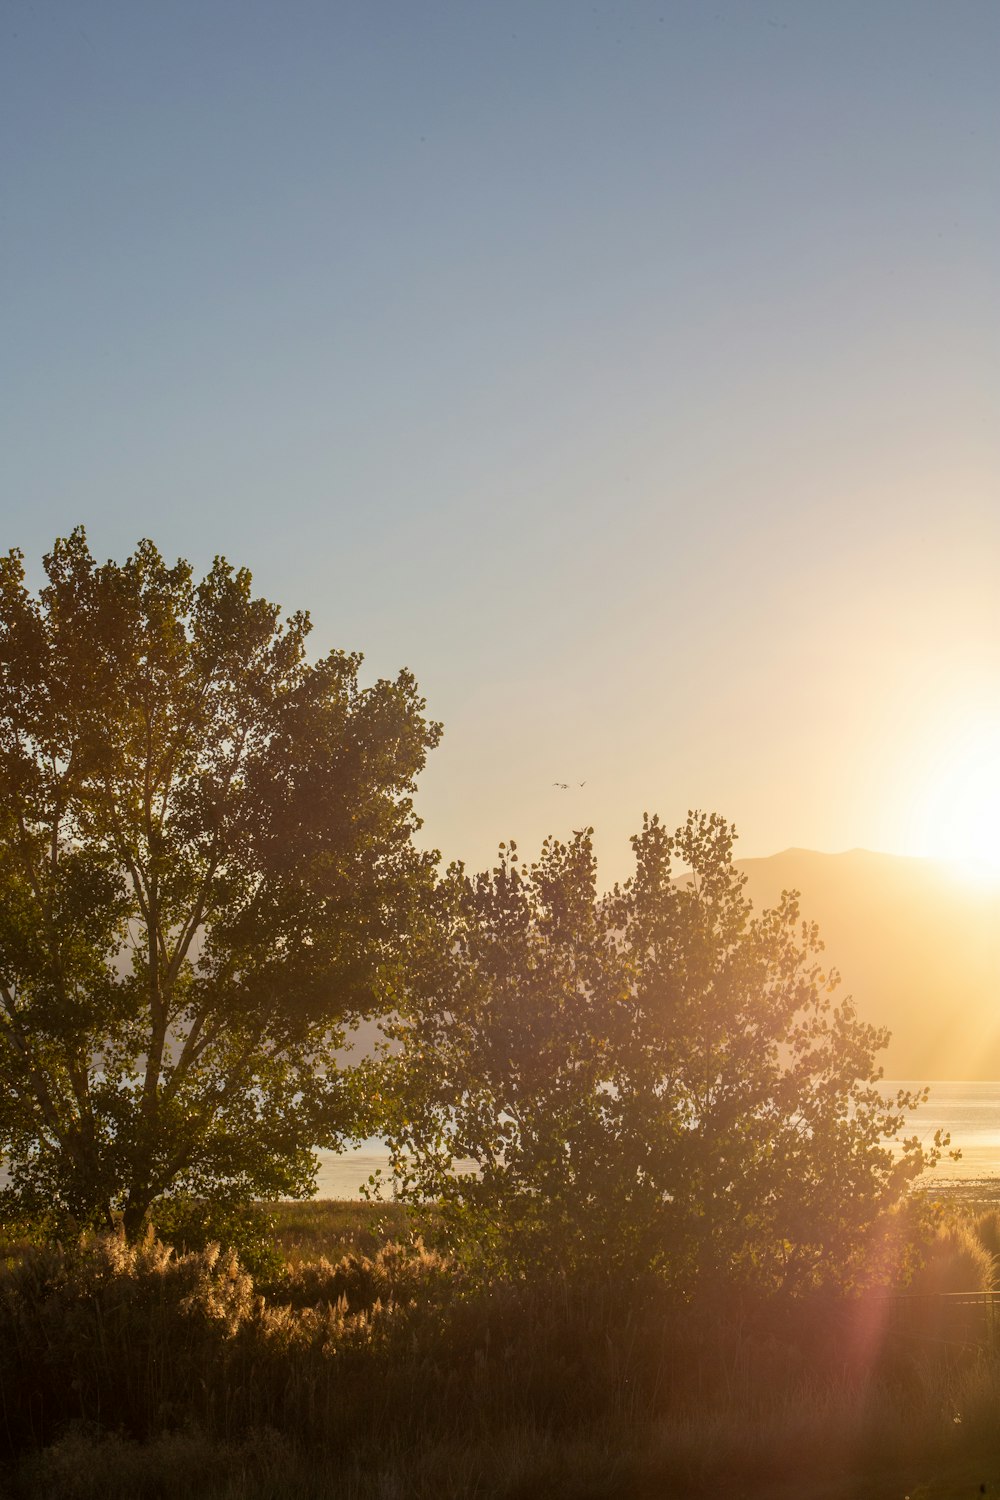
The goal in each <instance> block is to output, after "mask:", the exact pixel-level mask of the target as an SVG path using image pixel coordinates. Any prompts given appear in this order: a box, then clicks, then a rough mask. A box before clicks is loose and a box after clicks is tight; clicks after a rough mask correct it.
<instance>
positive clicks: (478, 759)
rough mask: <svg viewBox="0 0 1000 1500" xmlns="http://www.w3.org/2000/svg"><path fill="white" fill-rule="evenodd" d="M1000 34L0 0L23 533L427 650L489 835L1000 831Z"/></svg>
mask: <svg viewBox="0 0 1000 1500" xmlns="http://www.w3.org/2000/svg"><path fill="white" fill-rule="evenodd" d="M998 76H1000V6H998V5H996V4H995V3H993V0H940V3H925V0H900V3H895V0H862V3H854V0H836V3H833V0H829V3H826V0H825V3H822V4H817V3H810V0H799V3H795V4H791V3H788V0H760V3H758V0H739V3H733V0H728V3H727V0H705V3H694V0H692V3H676V0H674V3H670V0H659V3H654V4H646V3H644V0H632V3H627V4H626V3H604V0H598V3H596V4H588V3H585V0H529V3H520V0H489V3H486V0H464V3H451V4H444V3H437V0H427V3H422V0H365V3H359V4H353V3H346V0H345V3H338V0H324V3H307V0H282V3H277V0H275V3H259V0H239V3H228V0H197V3H189V0H171V3H170V4H168V5H151V4H148V5H146V4H144V5H136V4H135V3H134V0H126V3H101V0H72V3H70V0H63V3H59V4H53V3H44V0H34V3H26V0H3V3H2V5H0V327H2V330H3V333H2V339H0V378H2V401H0V518H2V522H3V525H2V528H0V546H2V548H3V549H4V550H6V548H7V547H9V546H17V547H20V548H22V549H23V550H24V552H25V554H26V556H27V558H28V560H29V563H30V566H31V574H32V577H33V578H34V579H35V580H36V581H37V580H38V578H39V577H40V558H41V556H42V554H43V553H44V552H45V550H46V549H47V548H48V547H49V546H50V545H51V543H52V541H53V539H54V538H55V537H56V536H57V535H64V534H66V533H67V532H68V531H69V530H70V529H71V528H72V527H73V526H74V525H76V524H78V523H83V524H84V525H85V526H86V528H87V532H88V536H89V538H90V540H91V544H92V547H93V549H94V551H95V553H97V554H98V555H99V556H100V557H102V558H104V557H108V556H113V557H116V558H124V557H125V556H126V555H127V554H128V552H129V551H130V550H131V548H132V546H133V545H134V543H135V542H136V541H137V540H138V539H139V538H140V537H142V536H151V537H152V538H153V539H154V540H155V541H156V542H157V544H158V545H159V547H160V548H161V550H162V551H163V552H165V553H166V554H168V555H169V556H170V557H171V558H172V557H174V556H177V555H182V556H185V557H187V558H189V559H190V560H191V561H192V563H193V564H194V565H195V567H196V569H198V570H199V571H202V570H204V569H206V568H207V567H208V566H209V564H210V562H211V560H212V558H213V556H214V555H215V554H216V553H222V554H224V555H226V556H227V557H228V558H229V559H230V560H231V561H233V562H234V563H238V564H241V565H243V564H245V565H247V566H249V567H250V568H251V569H252V571H253V573H254V576H255V580H256V583H257V584H258V586H259V588H260V590H261V591H262V592H263V593H264V594H266V595H267V596H268V597H270V598H272V599H275V600H278V601H280V602H281V603H282V604H283V605H284V606H285V607H286V608H287V609H288V610H292V609H295V608H299V607H305V608H307V609H308V610H309V611H310V612H311V614H312V618H313V620H314V625H315V630H314V636H313V640H314V643H315V647H316V651H317V653H319V652H321V651H324V650H327V649H329V648H331V647H334V646H336V647H343V648H348V649H360V650H362V651H363V652H364V653H365V656H366V664H365V672H366V673H367V674H368V675H367V677H366V680H372V679H373V678H374V677H376V676H380V675H392V674H394V673H395V672H396V671H397V670H398V669H399V668H400V667H402V666H407V667H409V668H411V669H412V670H413V672H414V673H415V675H416V677H417V680H418V682H419V683H420V685H421V689H422V691H423V692H424V694H425V696H426V699H427V704H428V712H429V713H430V715H431V716H432V717H433V718H435V719H439V720H441V721H443V723H444V726H445V733H444V738H443V741H442V744H441V746H440V747H439V749H437V750H436V751H435V752H434V753H433V755H432V757H431V760H430V762H429V764H428V767H427V770H426V772H425V773H424V775H423V777H422V779H421V790H420V793H419V798H418V807H419V810H420V812H421V813H422V815H423V817H424V819H425V826H424V829H423V834H422V837H423V838H424V840H425V842H427V843H428V844H430V845H433V846H434V847H437V848H439V849H440V850H441V851H442V853H443V854H444V855H445V857H447V858H462V859H465V860H466V861H467V862H469V863H470V864H471V865H473V866H475V867H481V866H484V865H485V864H487V863H488V862H489V861H490V859H491V856H492V854H493V853H494V851H495V849H496V846H497V843H498V841H499V840H501V839H509V838H512V837H513V838H514V839H516V840H517V842H518V844H519V846H520V848H521V849H522V850H523V851H524V852H526V853H528V854H530V853H532V852H533V851H535V850H536V849H537V847H538V844H539V842H540V840H541V839H542V837H543V836H545V835H546V834H549V833H552V834H556V835H559V836H564V835H566V834H568V833H569V831H570V830H571V829H572V828H574V827H577V828H578V827H580V826H584V825H588V824H589V825H593V826H594V828H595V829H596V844H597V849H598V853H599V857H600V861H601V870H602V873H603V874H604V876H605V877H606V879H607V880H608V881H610V880H612V879H615V878H618V877H620V876H622V875H624V874H626V873H627V871H628V866H629V850H628V836H629V834H630V833H632V832H634V831H635V830H636V828H637V827H638V826H639V825H640V823H641V818H642V814H643V811H644V810H649V811H650V812H653V811H657V812H659V813H660V814H661V815H662V816H663V818H664V819H665V820H666V821H667V822H669V823H671V824H674V823H678V822H680V821H682V820H683V817H684V815H685V812H686V810H687V809H688V808H689V807H701V808H705V809H713V810H716V811H719V812H721V813H723V814H724V815H725V816H726V817H728V818H730V819H731V820H732V821H733V822H734V823H735V824H736V827H737V830H738V832H739V834H740V844H739V850H740V852H741V853H743V854H744V855H747V856H750V855H765V854H769V853H772V852H775V851H777V850H780V849H783V848H785V847H788V846H790V845H793V846H802V847H810V848H816V849H826V850H841V849H846V848H850V847H855V846H864V847H868V848H873V849H882V850H888V851H890V852H897V853H910V854H926V853H937V854H941V853H951V854H952V855H954V857H961V856H963V855H966V854H979V855H984V856H986V857H991V856H992V855H993V854H994V853H996V857H997V858H1000V852H997V851H1000V587H998V583H1000V421H998V415H1000V413H998V397H1000V278H998V276H997V267H998V264H1000V90H998V89H997V86H996V80H997V77H998ZM557 782H567V783H569V784H570V786H569V789H568V790H565V791H564V790H562V789H561V788H560V787H559V786H556V785H555V784H554V783H557ZM580 783H583V785H581V784H580Z"/></svg>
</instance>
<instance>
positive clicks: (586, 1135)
mask: <svg viewBox="0 0 1000 1500" xmlns="http://www.w3.org/2000/svg"><path fill="white" fill-rule="evenodd" d="M46 574H47V583H46V584H45V586H44V588H43V589H42V590H41V592H40V594H39V595H38V596H37V597H36V596H34V595H32V594H31V593H30V592H29V591H28V589H27V587H26V584H25V579H24V571H23V565H22V561H21V559H20V557H19V555H18V554H16V553H12V554H10V555H9V556H8V557H7V558H6V559H5V560H4V561H3V564H2V566H0V792H2V798H0V1084H2V1091H0V1151H2V1155H3V1160H4V1163H5V1166H6V1169H7V1173H8V1178H7V1183H6V1186H5V1187H4V1189H3V1193H2V1204H0V1206H2V1209H3V1214H4V1223H5V1228H4V1241H3V1244H2V1246H0V1249H2V1256H3V1265H2V1268H0V1446H2V1452H3V1456H4V1462H5V1465H6V1467H5V1470H4V1481H3V1482H4V1484H5V1486H6V1487H7V1489H8V1490H9V1491H10V1492H11V1493H12V1494H14V1495H23V1496H25V1497H28V1496H39V1495H46V1496H60V1495H64V1496H80V1497H84V1496H91V1495H95V1496H96V1495H98V1494H100V1495H102V1496H105V1495H107V1496H118V1495H120V1496H125V1495H128V1496H146V1495H148V1496H159V1495H164V1496H166V1495H170V1496H174V1495H185V1494H189V1495H206V1496H215V1495H217V1496H220V1497H221V1496H227V1495H228V1496H237V1495H239V1496H247V1497H251V1496H253V1497H264V1496H270V1495H273V1496H278V1495H286V1494H298V1495H302V1496H309V1495H317V1496H318V1495H356V1496H358V1497H359V1500H361V1497H369V1496H370V1497H376V1496H377V1497H380V1500H386V1497H394V1496H410V1495H414V1496H428V1497H430V1496H435V1497H437V1496H455V1497H458V1496H465V1495H470V1494H476V1495H480V1496H507V1497H511V1500H513V1497H515V1496H529V1495H535V1494H546V1495H555V1496H558V1495H560V1494H562V1495H566V1496H569V1495H579V1496H585V1495H590V1496H593V1497H595V1500H596V1497H598V1496H610V1495H621V1496H641V1495H647V1494H648V1495H650V1496H652V1495H662V1494H687V1493H690V1494H709V1493H719V1492H725V1493H727V1494H740V1493H748V1494H755V1495H765V1494H775V1495H777V1494H787V1495H793V1494H794V1495H795V1496H803V1495H809V1494H815V1495H817V1496H820V1495H823V1494H827V1495H830V1496H834V1495H848V1494H853V1493H858V1494H861V1493H864V1494H866V1495H877V1494H880V1493H883V1492H884V1493H886V1494H894V1495H898V1494H901V1493H904V1492H906V1493H909V1494H911V1495H913V1496H915V1495H917V1494H921V1493H923V1494H924V1495H925V1496H926V1495H930V1494H932V1493H936V1492H935V1491H934V1489H933V1485H934V1484H935V1483H938V1481H939V1480H940V1483H941V1484H944V1483H951V1484H953V1485H954V1484H957V1483H959V1482H961V1483H962V1484H964V1483H965V1482H966V1479H967V1478H969V1475H971V1473H972V1471H973V1469H975V1470H976V1473H977V1476H978V1477H977V1480H976V1483H977V1486H978V1484H980V1483H982V1484H988V1483H990V1482H992V1479H996V1478H998V1477H1000V1446H998V1441H997V1438H996V1436H995V1433H996V1430H997V1423H996V1421H995V1417H994V1414H995V1412H996V1410H997V1396H998V1390H1000V1353H998V1350H997V1348H996V1347H995V1337H994V1336H995V1333H996V1332H997V1330H995V1329H994V1326H993V1321H992V1318H993V1309H992V1304H991V1303H990V1301H989V1299H988V1297H985V1296H984V1295H983V1294H986V1293H988V1292H989V1290H990V1288H992V1286H993V1283H994V1280H995V1277H996V1274H997V1270H996V1268H997V1255H998V1252H1000V1219H998V1217H997V1214H996V1213H995V1212H994V1211H993V1209H992V1208H991V1207H990V1206H988V1205H978V1206H977V1205H969V1204H966V1205H954V1206H952V1207H951V1208H947V1207H943V1206H941V1205H940V1204H938V1205H935V1204H934V1203H932V1202H931V1201H930V1200H929V1199H928V1198H927V1196H926V1195H922V1194H921V1193H920V1192H919V1191H917V1190H916V1189H917V1188H919V1184H920V1181H921V1178H922V1174H923V1173H924V1172H925V1170H926V1169H928V1168H930V1167H932V1166H933V1165H934V1163H935V1161H936V1160H937V1159H938V1157H939V1156H940V1153H941V1151H942V1149H944V1148H945V1147H946V1145H947V1142H946V1141H942V1140H938V1141H935V1143H934V1144H933V1146H931V1147H929V1148H926V1149H925V1148H924V1147H923V1146H922V1145H921V1143H920V1142H919V1141H918V1139H917V1138H916V1137H913V1138H910V1139H902V1138H901V1136H900V1132H901V1127H902V1124H903V1120H904V1118H905V1116H906V1115H907V1114H908V1113H909V1112H910V1111H911V1110H912V1109H913V1108H915V1107H916V1106H917V1105H918V1103H919V1096H918V1095H911V1094H905V1093H904V1094H899V1095H897V1096H895V1097H892V1098H887V1097H885V1096H884V1095H883V1093H882V1091H881V1088H880V1083H879V1080H880V1077H881V1071H880V1069H879V1066H878V1054H879V1053H880V1051H881V1050H882V1049H883V1048H884V1046H885V1042H886V1036H885V1034H884V1033H883V1032H880V1031H878V1030H876V1029H875V1028H873V1027H872V1026H870V1025H868V1024H867V1023H865V1022H863V1021H862V1020H861V1019H860V1018H859V1017H858V1016H857V1015H856V1013H855V1011H854V1009H853V1007H852V1005H851V1003H850V1001H849V1000H842V999H840V997H839V994H838V977H837V974H836V971H835V970H833V969H831V968H830V967H829V966H828V965H827V964H826V962H825V960H824V958H823V954H822V944H821V942H820V940H819V935H818V933H817V932H816V930H815V928H813V927H811V926H810V925H809V924H807V923H803V921H802V919H801V917H800V914H799V909H798V903H797V898H796V896H795V895H794V893H786V894H785V895H784V896H783V897H782V899H781V901H780V902H779V903H778V905H777V906H776V907H775V908H774V909H772V910H767V911H763V912H756V911H755V910H754V909H753V908H752V906H751V905H750V902H749V901H748V900H747V898H746V893H745V889H744V885H745V882H744V880H743V879H742V878H741V877H740V875H739V874H738V872H737V871H736V870H735V868H734V865H733V839H734V834H733V830H732V829H731V828H730V827H729V825H727V824H726V823H725V822H724V821H723V820H722V819H721V818H718V817H716V816H706V815H703V814H699V813H694V814H691V815H690V816H689V818H688V820H687V822H686V824H685V825H684V826H683V827H682V828H680V829H678V830H677V831H676V833H670V832H669V831H668V830H667V829H666V828H665V827H664V826H663V825H662V824H661V823H660V821H659V820H658V819H657V818H655V817H647V818H646V819H644V822H643V827H642V831H641V832H640V833H639V834H638V835H637V836H636V838H635V839H634V840H633V852H634V856H635V870H634V874H633V876H632V877H631V878H630V879H629V880H628V881H627V882H625V883H624V884H623V885H621V886H616V887H615V888H614V889H613V890H612V891H610V892H601V891H600V890H599V888H598V885H597V875H596V867H595V861H594V855H593V848H592V840H591V831H590V830H588V829H584V830H580V831H578V832H577V833H576V834H574V836H573V838H572V840H570V841H569V842H568V843H563V842H561V841H559V840H555V839H553V840H549V841H547V842H546V843H545V845H544V846H543V849H542V852H541V855H540V857H539V859H538V860H537V861H536V862H535V863H532V864H525V863H523V862H522V861H521V859H520V856H519V855H518V852H517V850H516V848H515V847H514V846H513V845H511V846H505V847H502V848H501V852H500V859H499V862H498V864H497V866H496V868H495V869H493V870H492V871H489V872H484V873H482V874H480V875H477V876H470V875H468V874H467V872H466V871H465V870H464V869H462V868H461V867H452V868H451V869H449V870H447V871H445V872H443V873H441V872H440V871H439V870H438V861H437V857H436V856H435V855H433V854H423V853H420V852H419V851H418V850H417V849H416V847H415V845H414V842H413V835H414V833H415V832H416V830H417V827H418V826H419V825H418V820H417V819H416V817H415V816H414V813H413V808H412V802H411V797H412V793H413V790H414V781H415V777H416V775H417V773H418V772H419V770H420V768H421V766H422V765H423V761H424V757H425V755H426V753H427V752H428V750H429V749H430V748H431V747H432V746H433V744H434V743H435V741H436V739H437V736H438V732H439V731H438V727H437V726H436V725H433V724H430V723H428V722H427V721H426V720H425V718H424V704H423V702H422V700H421V699H420V698H419V696H418V694H417V691H416V686H415V683H414V682H413V679H412V678H411V677H410V676H409V674H408V673H406V672H403V673H401V674H400V675H399V676H398V677H397V678H396V679H395V680H394V681H392V682H388V681H383V682H378V683H376V684H375V685H374V686H373V687H370V688H364V687H362V686H361V685H360V683H359V677H358V673H359V667H360V659H359V658H358V657H355V656H348V655H345V654H342V653H332V654H331V655H330V656H328V657H325V658H323V659H322V660H321V661H320V662H317V663H310V662H309V661H308V659H307V657H306V654H305V640H306V636H307V632H308V620H307V619H306V617H305V616H302V615H294V616H292V617H291V618H290V619H289V620H288V621H286V622H284V623H282V621H281V619H280V612H279V611H278V610H277V608H276V607H275V606H272V605H270V604H268V603H267V602H266V601H263V600H260V599H256V598H254V596H253V595H252V592H251V586H250V585H251V581H250V578H249V575H247V574H246V573H245V572H235V571H234V570H233V569H231V568H230V567H229V566H228V565H227V564H226V563H225V562H224V561H221V560H219V561H217V562H216V564H215V566H214V567H213V569H212V570H211V572H210V573H209V575H208V576H207V577H206V578H205V579H204V580H202V581H201V583H197V584H196V583H195V582H194V581H193V580H192V576H191V570H190V568H189V567H188V566H187V564H184V563H178V564H177V565H175V566H174V567H173V568H170V567H167V565H166V564H165V563H164V561H163V559H162V558H161V557H160V556H159V554H158V553H157V552H156V549H155V548H154V547H153V546H152V544H150V543H143V544H141V545H140V547H139V548H138V549H137V551H136V553H135V555H134V556H133V557H132V558H130V559H128V561H127V562H126V563H125V564H123V565H121V566H119V565H117V564H114V563H108V564H106V565H104V566H101V567H99V566H98V565H97V564H96V563H95V561H94V559H93V558H92V557H91V555H90V553H89V551H88V549H87V545H86V541H85V538H84V536H83V533H82V532H76V533H74V535H73V536H72V537H71V538H70V539H69V540H68V541H63V542H59V543H57V545H56V547H55V549H54V551H53V553H52V554H51V556H50V557H49V558H47V559H46ZM359 1018H368V1019H375V1020H378V1021H380V1023H381V1026H382V1029H383V1030H384V1032H385V1033H386V1035H387V1037H388V1039H389V1041H390V1042H391V1044H392V1045H391V1047H389V1048H388V1049H387V1050H386V1051H385V1054H384V1055H383V1056H380V1057H375V1058H369V1059H367V1060H364V1061H362V1062H360V1063H358V1064H356V1065H355V1066H353V1067H349V1066H347V1065H345V1063H344V1061H343V1054H342V1053H340V1052H339V1051H338V1048H339V1046H340V1043H341V1042H342V1040H343V1038H344V1034H345V1031H346V1029H347V1028H348V1027H349V1026H350V1024H351V1023H352V1022H353V1021H355V1020H356V1019H359ZM374 1129H378V1130H380V1131H381V1132H382V1133H383V1134H384V1135H385V1136H386V1137H387V1139H388V1140H389V1141H390V1143H391V1146H392V1149H393V1153H394V1167H395V1172H394V1182H393V1187H394V1198H393V1201H392V1202H384V1203H383V1202H379V1201H374V1202H371V1203H369V1204H367V1205H354V1206H346V1205H337V1204H302V1203H283V1202H280V1201H279V1200H280V1199H281V1198H282V1197H283V1196H286V1195H294V1194H303V1193H306V1192H308V1189H309V1188H310V1186H311V1184H312V1182H313V1180H314V1176H313V1174H314V1161H313V1150H314V1148H315V1146H316V1145H320V1144H323V1145H328V1146H336V1145H338V1144H339V1143H341V1142H344V1141H346V1140H348V1139H350V1138H351V1137H352V1136H363V1135H365V1134H368V1133H370V1132H371V1131H372V1130H374ZM171 1247H174V1248H171ZM955 1292H965V1293H977V1294H980V1300H979V1301H978V1302H975V1301H974V1302H972V1303H969V1302H968V1301H966V1302H964V1303H963V1302H961V1301H956V1300H955V1299H954V1298H953V1297H951V1298H949V1296H948V1294H949V1293H955ZM963 1465H964V1466H966V1468H968V1469H969V1474H968V1475H966V1474H965V1472H964V1470H963ZM969 1466H972V1467H969ZM977 1466H978V1467H977ZM983 1466H986V1467H985V1468H983ZM980 1469H982V1470H983V1472H982V1473H981V1474H980V1473H979V1470H980ZM987 1470H988V1472H987ZM935 1476H937V1477H935ZM956 1476H957V1477H956ZM991 1476H992V1479H991ZM904 1481H905V1490H904V1489H903V1488H901V1487H900V1486H901V1485H902V1484H903V1482H904ZM970 1482H971V1480H970ZM920 1485H923V1486H924V1488H923V1490H921V1489H920V1488H919V1486H920ZM928 1485H930V1486H931V1488H927V1486H928ZM941 1493H942V1494H943V1493H951V1492H950V1491H941Z"/></svg>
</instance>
